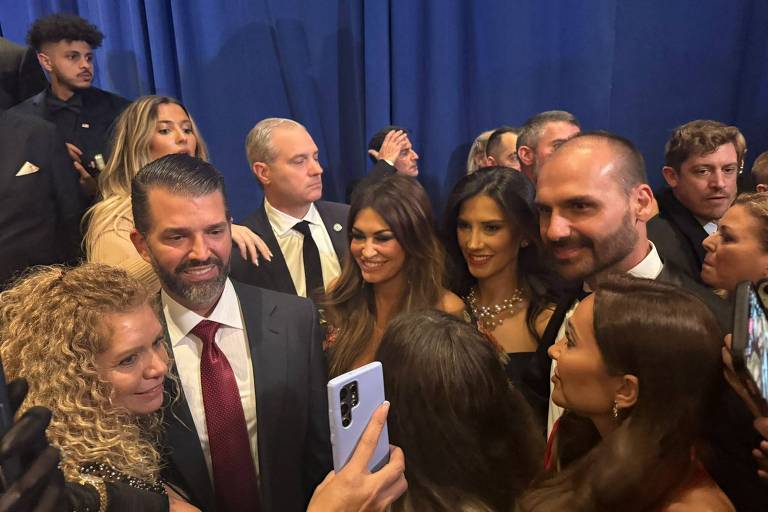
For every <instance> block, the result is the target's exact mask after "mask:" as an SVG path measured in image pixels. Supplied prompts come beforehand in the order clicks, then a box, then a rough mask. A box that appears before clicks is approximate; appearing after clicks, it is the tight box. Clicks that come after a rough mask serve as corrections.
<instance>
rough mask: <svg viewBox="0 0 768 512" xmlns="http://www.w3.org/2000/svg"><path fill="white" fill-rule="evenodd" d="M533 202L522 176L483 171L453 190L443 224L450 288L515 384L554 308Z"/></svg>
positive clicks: (507, 171) (500, 169)
mask: <svg viewBox="0 0 768 512" xmlns="http://www.w3.org/2000/svg"><path fill="white" fill-rule="evenodd" d="M534 196H535V190H534V188H533V184H532V183H531V182H530V180H528V179H527V178H526V177H525V176H524V175H523V174H521V173H519V172H517V171H514V170H512V169H508V168H506V167H486V168H483V169H480V170H478V171H476V172H474V173H472V174H470V175H468V176H465V177H464V178H462V179H461V180H460V181H459V182H458V183H457V184H456V186H455V187H454V188H453V192H452V193H451V195H450V198H449V199H448V204H447V207H446V212H445V217H444V236H445V239H446V247H447V250H448V254H449V257H450V263H451V275H452V278H453V279H452V286H451V289H452V290H453V291H454V292H456V293H457V294H459V295H460V296H462V297H464V298H465V299H464V300H465V301H466V303H467V309H468V311H469V313H470V315H471V317H472V320H473V321H474V322H475V323H476V324H477V327H478V328H479V329H480V331H481V332H482V333H483V334H485V335H486V336H487V337H489V338H490V339H491V340H493V341H494V342H495V343H496V344H497V345H498V346H499V347H500V348H502V349H503V350H504V352H506V353H507V354H508V356H509V359H508V363H507V373H508V374H509V377H510V379H511V380H512V381H513V382H519V381H520V379H521V375H522V373H523V372H524V371H525V368H526V366H527V364H528V362H529V360H530V357H531V355H532V354H533V353H534V352H535V351H536V348H537V346H538V343H539V341H540V337H541V335H542V334H543V332H544V329H545V328H546V325H547V322H548V321H549V318H550V317H551V315H552V310H553V307H552V304H553V302H554V301H555V297H554V296H552V294H551V292H550V290H552V289H553V288H554V285H553V283H554V277H553V275H552V273H551V272H550V271H548V270H547V269H546V267H545V266H544V265H543V263H542V254H541V238H540V235H539V224H538V216H537V214H536V210H535V209H534V207H533V198H534Z"/></svg>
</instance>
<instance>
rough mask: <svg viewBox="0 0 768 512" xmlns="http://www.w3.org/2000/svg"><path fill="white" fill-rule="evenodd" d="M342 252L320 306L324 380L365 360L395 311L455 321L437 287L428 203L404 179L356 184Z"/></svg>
mask: <svg viewBox="0 0 768 512" xmlns="http://www.w3.org/2000/svg"><path fill="white" fill-rule="evenodd" d="M348 219H349V220H348V224H347V225H348V226H349V239H350V240H349V253H348V254H347V256H346V257H345V258H344V262H343V264H342V267H341V275H340V276H339V278H338V279H337V280H336V281H335V282H334V283H333V284H332V285H331V287H330V289H329V290H328V292H327V293H326V296H325V297H324V298H323V299H322V300H321V301H320V307H321V308H322V309H323V312H324V317H325V319H326V321H327V322H328V325H329V330H328V337H327V339H326V348H327V349H328V350H329V352H330V374H331V376H336V375H340V374H342V373H344V372H347V371H349V370H353V369H355V368H358V367H360V366H362V365H364V364H367V363H369V362H371V361H373V356H374V354H375V353H376V349H377V348H378V346H379V341H380V340H381V335H382V334H383V333H384V329H386V327H387V324H388V323H389V321H390V320H391V319H392V318H394V317H395V315H397V314H398V313H401V312H403V311H418V310H422V309H428V308H437V309H440V310H442V311H446V312H449V313H453V314H456V315H462V314H463V311H464V303H463V302H462V301H461V299H460V298H459V297H457V296H456V295H454V294H453V293H451V292H449V291H448V290H446V289H445V287H444V283H443V281H444V276H445V263H444V262H445V257H444V253H443V247H442V245H441V244H440V241H439V240H438V238H437V235H436V234H435V230H434V225H433V221H432V211H431V207H430V204H429V198H428V197H427V193H426V192H425V191H424V189H423V188H422V187H421V185H419V183H418V182H417V181H416V180H415V179H413V178H411V177H408V176H400V175H392V176H387V177H386V178H384V179H379V180H376V181H368V182H366V181H363V182H362V183H361V184H360V186H359V187H358V191H356V193H355V194H354V195H353V196H352V204H351V206H350V209H349V217H348Z"/></svg>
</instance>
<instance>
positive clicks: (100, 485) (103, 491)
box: [79, 475, 109, 512]
mask: <svg viewBox="0 0 768 512" xmlns="http://www.w3.org/2000/svg"><path fill="white" fill-rule="evenodd" d="M79 481H80V483H81V484H83V485H90V486H91V487H93V488H94V489H96V492H97V493H98V495H99V512H107V509H108V508H109V499H108V498H107V486H106V485H105V484H104V479H103V478H99V477H98V476H93V475H80V480H79Z"/></svg>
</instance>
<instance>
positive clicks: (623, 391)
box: [614, 374, 640, 410]
mask: <svg viewBox="0 0 768 512" xmlns="http://www.w3.org/2000/svg"><path fill="white" fill-rule="evenodd" d="M620 378H621V383H620V385H619V388H618V389H617V390H616V395H615V397H614V402H615V403H616V407H618V408H619V410H625V409H629V408H631V407H634V405H635V404H636V403H637V399H638V397H639V396H640V381H639V380H638V378H637V377H636V376H634V375H632V374H626V375H624V376H622V377H620Z"/></svg>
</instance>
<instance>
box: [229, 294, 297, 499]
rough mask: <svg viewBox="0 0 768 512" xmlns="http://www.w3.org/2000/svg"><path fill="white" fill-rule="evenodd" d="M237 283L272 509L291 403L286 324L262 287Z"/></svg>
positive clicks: (264, 486)
mask: <svg viewBox="0 0 768 512" xmlns="http://www.w3.org/2000/svg"><path fill="white" fill-rule="evenodd" d="M233 284H234V286H235V290H237V296H238V298H239V300H240V310H241V311H242V314H243V318H244V320H245V329H246V333H247V335H248V344H249V346H250V349H251V363H252V364H253V380H254V384H255V387H256V421H257V431H258V446H259V479H260V480H261V485H260V488H261V497H262V503H263V504H264V510H271V503H273V501H274V500H273V498H272V496H271V495H270V490H271V489H274V488H276V486H275V483H274V482H272V481H271V479H272V474H271V473H270V468H273V467H277V466H280V464H281V461H279V460H274V457H273V453H274V450H275V448H276V447H277V446H278V445H279V443H280V441H279V439H280V418H281V417H282V416H283V414H282V412H281V411H282V410H283V408H284V407H285V406H286V405H290V404H286V397H285V396H284V394H285V390H286V389H288V386H286V379H287V372H288V352H287V347H286V344H285V333H284V330H285V327H284V326H281V325H279V324H278V322H277V321H276V313H277V307H276V306H275V305H273V304H267V303H265V302H264V300H263V296H262V294H261V291H260V290H259V289H258V288H255V287H247V286H242V285H241V284H240V283H237V282H235V281H233ZM277 488H279V485H278V486H277Z"/></svg>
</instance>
